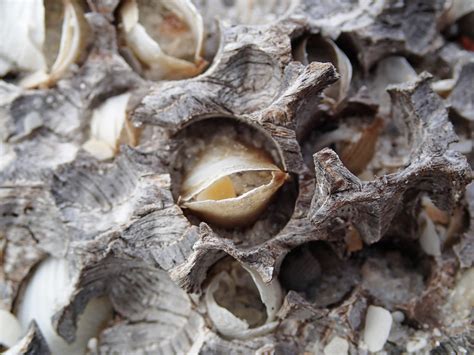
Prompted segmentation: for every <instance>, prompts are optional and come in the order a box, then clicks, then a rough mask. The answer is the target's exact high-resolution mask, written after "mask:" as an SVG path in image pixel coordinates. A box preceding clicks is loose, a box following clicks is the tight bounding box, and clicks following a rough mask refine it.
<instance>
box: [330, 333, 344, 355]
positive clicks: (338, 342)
mask: <svg viewBox="0 0 474 355" xmlns="http://www.w3.org/2000/svg"><path fill="white" fill-rule="evenodd" d="M348 353H349V343H348V342H347V340H346V339H343V338H341V337H338V336H335V337H334V338H332V339H331V341H330V342H329V343H328V344H327V345H326V346H325V347H324V355H347V354H348Z"/></svg>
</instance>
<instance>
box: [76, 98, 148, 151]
mask: <svg viewBox="0 0 474 355" xmlns="http://www.w3.org/2000/svg"><path fill="white" fill-rule="evenodd" d="M129 99H130V94H129V93H125V94H122V95H118V96H113V97H111V98H109V99H107V100H106V101H105V102H104V103H103V104H102V105H100V106H99V107H98V108H96V109H95V110H94V112H93V113H92V120H91V126H90V138H89V140H88V141H87V142H85V143H84V145H83V148H84V149H85V150H86V151H88V152H89V153H90V154H92V155H93V156H94V157H96V158H97V159H99V160H105V159H110V158H112V157H114V156H115V154H116V153H117V152H118V149H119V147H120V144H129V145H131V146H135V145H137V143H138V136H139V130H138V129H137V128H135V127H134V126H133V125H132V123H131V122H130V121H129V120H128V119H127V105H128V102H129Z"/></svg>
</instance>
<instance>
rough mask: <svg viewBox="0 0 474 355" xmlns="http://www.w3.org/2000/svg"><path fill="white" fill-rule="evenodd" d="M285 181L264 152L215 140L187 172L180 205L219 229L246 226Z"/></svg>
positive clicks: (286, 175)
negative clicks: (221, 227)
mask: <svg viewBox="0 0 474 355" xmlns="http://www.w3.org/2000/svg"><path fill="white" fill-rule="evenodd" d="M287 178H288V174H287V173H285V172H283V171H281V170H280V168H278V167H277V166H276V165H275V164H274V163H273V161H272V159H271V158H270V157H269V156H268V155H267V154H265V153H264V152H262V151H260V150H257V149H256V148H253V147H249V146H246V145H244V144H242V143H240V142H237V141H235V140H231V139H228V138H227V139H226V138H215V139H213V140H212V141H211V143H210V144H209V145H208V146H207V147H206V149H205V150H204V152H203V153H202V155H201V156H200V157H199V159H198V161H197V163H196V164H195V165H194V166H193V167H192V168H191V169H190V170H189V171H188V172H187V174H186V176H185V178H184V180H183V183H182V185H181V196H180V204H181V207H183V208H187V209H189V210H191V211H192V212H193V213H195V214H196V215H198V216H200V217H201V218H203V219H204V220H205V221H208V222H211V223H214V224H216V225H219V226H223V227H237V226H243V225H248V224H251V223H252V222H254V221H255V220H256V219H257V218H258V216H259V215H260V214H261V213H262V212H263V210H264V209H265V208H266V207H267V205H268V204H269V203H270V200H271V198H272V196H273V195H274V194H275V193H276V192H277V191H278V189H279V188H280V187H281V186H282V185H283V184H284V182H285V181H286V179H287Z"/></svg>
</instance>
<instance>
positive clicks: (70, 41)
mask: <svg viewBox="0 0 474 355" xmlns="http://www.w3.org/2000/svg"><path fill="white" fill-rule="evenodd" d="M48 1H49V0H48ZM61 3H62V4H63V6H62V8H63V11H64V12H63V14H62V17H63V18H64V20H63V22H62V29H61V30H60V29H56V28H49V27H48V25H49V23H48V21H47V20H48V17H49V16H52V17H54V18H60V16H61V15H59V14H56V13H50V12H48V7H45V5H44V3H43V0H32V1H28V2H25V1H2V2H0V33H1V34H2V41H0V77H1V76H4V75H6V74H8V73H10V72H13V73H18V74H21V77H22V79H21V80H20V85H21V86H23V87H26V88H31V87H35V86H38V85H42V84H49V85H50V84H53V83H54V82H55V81H57V80H58V79H59V78H60V77H61V76H62V75H63V74H64V73H65V72H66V70H67V69H68V68H69V66H70V65H71V64H72V63H74V62H76V61H77V60H78V59H79V57H80V55H81V53H82V52H83V49H84V47H85V45H86V37H87V35H86V32H87V30H88V28H87V24H86V20H85V18H84V15H83V13H82V10H81V9H80V8H79V6H78V5H77V4H76V3H75V2H74V0H63V1H60V0H56V1H55V2H54V6H53V10H54V11H56V9H57V8H59V7H58V6H56V5H60V4H61ZM19 19H21V20H19ZM53 22H54V21H53ZM33 28H34V31H33V30H32V29H33ZM56 31H61V33H60V36H57V33H56ZM49 36H51V37H52V38H49ZM56 37H57V38H56ZM51 41H52V42H55V41H59V43H51V44H50V43H49V42H51ZM47 44H48V45H47ZM55 47H58V50H57V52H55V53H51V51H52V50H56V48H55ZM51 54H53V55H56V57H55V60H54V63H52V64H51V67H49V65H48V64H49V63H48V62H49V57H50V56H51ZM53 58H54V57H53Z"/></svg>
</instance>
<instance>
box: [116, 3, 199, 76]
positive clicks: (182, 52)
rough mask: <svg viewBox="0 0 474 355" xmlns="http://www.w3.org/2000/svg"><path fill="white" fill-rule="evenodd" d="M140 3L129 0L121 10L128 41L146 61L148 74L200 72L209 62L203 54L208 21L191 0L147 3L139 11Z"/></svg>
mask: <svg viewBox="0 0 474 355" xmlns="http://www.w3.org/2000/svg"><path fill="white" fill-rule="evenodd" d="M140 3H141V2H140V1H136V0H125V1H124V3H123V4H122V6H121V7H120V10H119V11H120V21H121V29H122V31H123V35H124V37H125V42H126V44H127V46H128V47H129V48H130V49H131V51H132V53H133V54H134V56H135V57H136V58H137V59H138V61H139V62H140V63H141V64H142V65H143V71H144V73H145V76H146V77H147V78H149V79H152V80H160V79H182V78H187V77H192V76H195V75H197V74H199V73H200V72H201V71H202V69H203V68H204V66H205V64H206V63H205V61H204V60H203V59H202V57H201V54H202V53H201V52H202V46H203V41H204V25H203V20H202V17H201V15H200V14H199V13H198V12H197V10H196V8H195V7H194V5H193V4H192V3H191V1H190V0H178V1H169V0H165V1H160V2H158V3H156V4H155V5H153V4H154V3H149V4H146V3H145V5H146V6H144V8H143V10H145V11H139V4H140ZM139 17H140V20H141V21H142V23H140V22H139ZM146 22H149V26H148V27H149V29H148V28H145V26H144V25H145V24H146Z"/></svg>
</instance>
